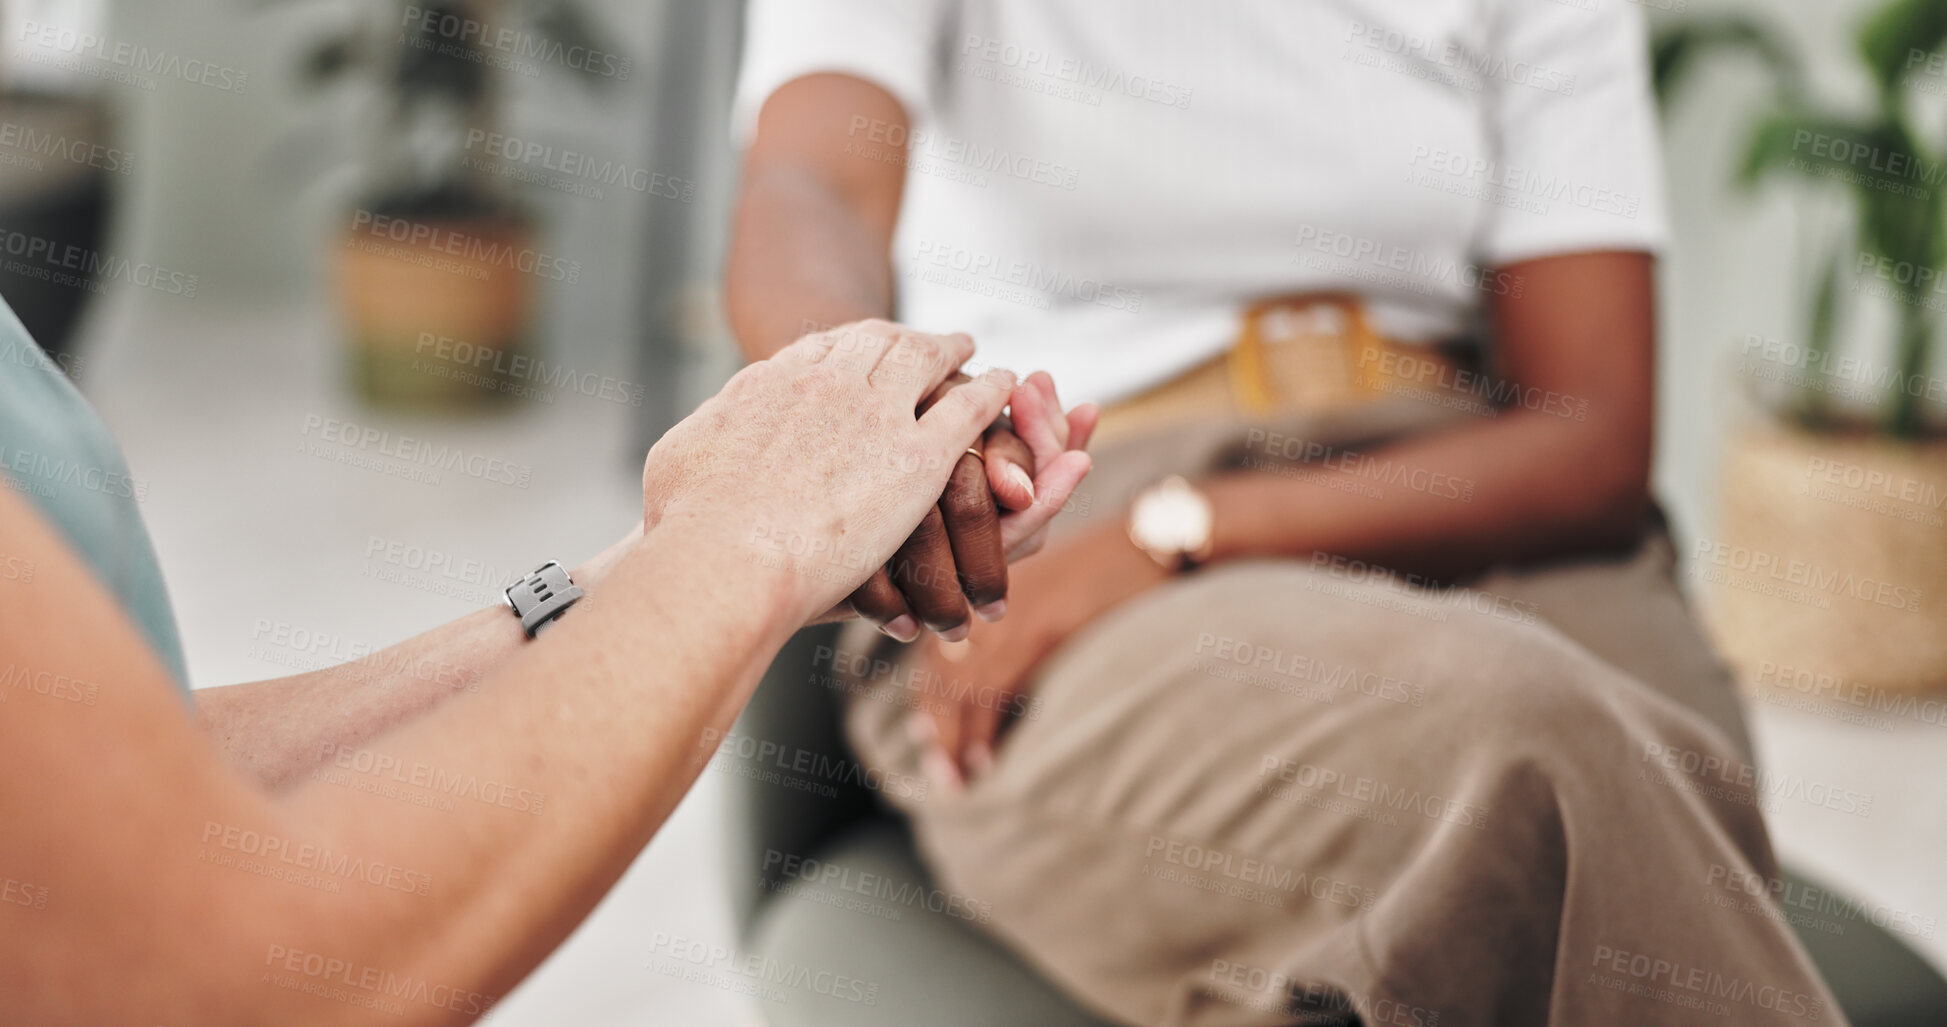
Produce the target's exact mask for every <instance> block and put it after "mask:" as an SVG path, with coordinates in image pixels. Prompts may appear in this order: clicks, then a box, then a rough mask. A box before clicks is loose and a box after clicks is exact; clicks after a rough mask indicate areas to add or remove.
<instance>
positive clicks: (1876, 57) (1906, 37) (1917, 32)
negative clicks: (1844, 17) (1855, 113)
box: [1859, 0, 1947, 95]
mask: <svg viewBox="0 0 1947 1027" xmlns="http://www.w3.org/2000/svg"><path fill="white" fill-rule="evenodd" d="M1943 42H1947V0H1894V2H1892V3H1890V4H1887V5H1886V6H1885V7H1882V8H1880V9H1879V11H1878V12H1877V13H1875V14H1874V15H1873V16H1872V17H1870V18H1868V19H1866V22H1865V24H1864V25H1862V26H1860V29H1859V53H1860V55H1861V56H1863V57H1864V58H1865V59H1866V66H1867V68H1868V69H1869V70H1870V71H1871V72H1872V75H1873V78H1874V80H1875V81H1877V82H1878V83H1879V87H1880V91H1881V92H1882V93H1884V94H1887V95H1892V94H1895V93H1897V92H1898V91H1899V88H1900V85H1901V83H1902V82H1903V80H1904V79H1905V78H1906V75H1907V72H1908V71H1909V70H1910V69H1911V68H1912V67H1913V66H1914V61H1915V59H1916V58H1915V55H1916V54H1918V55H1926V54H1931V53H1933V52H1935V51H1937V50H1939V49H1940V47H1941V44H1942V43H1943Z"/></svg>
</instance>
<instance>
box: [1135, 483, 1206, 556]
mask: <svg viewBox="0 0 1947 1027" xmlns="http://www.w3.org/2000/svg"><path fill="white" fill-rule="evenodd" d="M1210 525H1211V517H1210V503H1209V501H1208V500H1205V499H1204V498H1203V496H1202V495H1200V494H1198V492H1197V491H1196V490H1195V489H1194V488H1191V487H1190V485H1189V484H1188V483H1186V482H1178V481H1171V482H1166V483H1164V484H1163V485H1161V486H1158V487H1157V488H1155V489H1152V490H1151V491H1149V492H1147V493H1145V494H1144V495H1143V497H1142V498H1141V499H1140V500H1138V501H1137V503H1136V506H1135V509H1133V510H1131V511H1130V516H1129V527H1130V533H1131V534H1133V535H1134V536H1135V537H1136V542H1137V544H1138V545H1140V546H1142V547H1143V548H1144V549H1147V550H1149V551H1150V552H1152V553H1164V554H1178V553H1191V552H1195V551H1196V550H1198V549H1201V548H1203V546H1204V543H1206V542H1207V541H1209V539H1210Z"/></svg>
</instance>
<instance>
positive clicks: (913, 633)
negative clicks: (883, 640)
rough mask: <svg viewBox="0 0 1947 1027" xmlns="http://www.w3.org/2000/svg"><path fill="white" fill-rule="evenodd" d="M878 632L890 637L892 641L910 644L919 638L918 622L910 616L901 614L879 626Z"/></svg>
mask: <svg viewBox="0 0 1947 1027" xmlns="http://www.w3.org/2000/svg"><path fill="white" fill-rule="evenodd" d="M879 630H880V631H883V632H885V633H886V634H887V635H889V636H891V637H892V638H893V640H894V641H898V642H912V641H914V640H916V639H918V638H919V622H918V621H916V620H914V619H913V616H912V614H909V613H902V614H900V615H899V616H897V617H895V618H893V619H892V620H890V621H888V622H886V623H884V624H881V625H879Z"/></svg>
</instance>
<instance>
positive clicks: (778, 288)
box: [726, 164, 893, 360]
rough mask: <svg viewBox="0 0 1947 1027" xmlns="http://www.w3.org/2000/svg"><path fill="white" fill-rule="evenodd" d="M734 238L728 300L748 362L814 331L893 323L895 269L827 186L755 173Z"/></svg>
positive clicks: (792, 171) (783, 170)
mask: <svg viewBox="0 0 1947 1027" xmlns="http://www.w3.org/2000/svg"><path fill="white" fill-rule="evenodd" d="M749 174H750V178H749V180H748V181H746V183H745V185H744V191H743V198H742V203H741V204H740V205H739V208H738V212H737V219H736V226H735V229H734V230H733V234H732V238H731V250H730V267H729V275H728V279H727V282H726V301H727V303H728V306H729V311H730V323H731V326H732V328H733V329H734V330H735V331H736V334H737V340H738V342H739V343H740V344H741V345H742V346H743V349H744V354H745V355H746V356H748V357H749V358H751V359H752V360H762V359H764V358H766V357H769V356H770V355H771V354H773V353H775V352H777V351H778V350H780V349H783V348H784V347H785V346H788V345H790V344H791V343H792V342H793V341H795V340H796V339H798V338H799V337H800V336H803V335H804V334H806V332H808V331H811V330H815V329H823V328H826V327H829V326H831V325H840V324H849V323H851V322H853V321H862V320H865V319H867V318H874V317H877V318H889V317H891V316H892V303H893V290H892V262H891V259H890V256H889V255H888V253H887V251H886V247H885V245H884V243H883V242H882V241H881V240H879V239H878V238H877V237H876V236H875V235H874V234H873V233H872V232H871V231H870V230H869V229H867V228H866V227H865V226H864V225H863V224H862V223H861V222H860V221H859V219H858V218H857V216H856V215H855V214H854V213H853V212H852V210H851V209H850V208H849V207H848V206H847V205H846V203H845V201H844V200H843V199H842V198H841V197H840V196H839V195H838V193H837V192H836V191H835V190H833V189H832V188H831V187H830V186H829V185H827V184H826V183H824V182H822V181H821V180H820V179H819V178H818V176H817V175H816V174H815V173H814V172H811V171H809V170H806V169H802V168H795V167H791V166H788V165H784V166H780V165H775V164H773V165H763V166H756V167H753V168H751V169H750V172H749Z"/></svg>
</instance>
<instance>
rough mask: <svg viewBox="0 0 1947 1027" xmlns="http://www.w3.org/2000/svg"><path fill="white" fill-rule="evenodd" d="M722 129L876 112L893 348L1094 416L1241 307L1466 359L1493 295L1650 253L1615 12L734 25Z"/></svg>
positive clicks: (1207, 353) (876, 16) (1075, 0)
mask: <svg viewBox="0 0 1947 1027" xmlns="http://www.w3.org/2000/svg"><path fill="white" fill-rule="evenodd" d="M749 25H750V27H749V35H748V38H747V40H746V46H745V55H744V68H743V73H742V82H741V83H740V86H739V89H738V100H737V108H736V119H737V124H736V128H737V131H738V133H739V134H740V136H742V137H744V138H748V135H749V133H750V132H751V131H753V130H754V125H755V120H756V115H757V111H758V109H759V108H760V107H761V106H762V104H763V101H764V100H765V99H766V98H767V97H768V96H769V95H770V94H771V92H772V91H774V90H776V89H777V88H778V87H779V86H781V85H783V84H784V83H786V82H788V81H790V80H792V79H795V78H798V77H801V76H804V75H807V74H811V73H814V72H843V73H848V74H852V75H856V76H859V77H861V78H864V79H867V80H869V81H871V82H874V83H877V84H878V85H880V86H882V87H884V88H885V89H886V90H887V91H888V92H890V93H891V94H892V95H893V96H894V97H896V98H897V99H898V100H899V101H900V102H901V104H902V105H903V106H904V107H905V109H906V111H907V112H908V115H909V117H910V119H911V121H912V124H913V133H912V135H913V138H911V139H904V138H894V137H893V134H892V133H890V132H889V131H888V126H885V125H874V124H871V123H867V122H864V121H863V119H855V120H854V121H853V123H852V125H851V127H850V133H849V135H848V137H847V138H846V139H845V140H844V141H843V145H844V146H845V147H846V149H847V152H848V153H850V154H852V155H853V156H855V157H857V158H858V159H860V160H885V161H888V162H893V163H903V164H904V166H905V167H906V183H907V191H906V195H905V204H904V208H903V210H902V212H901V217H900V224H899V229H898V233H897V236H896V239H895V241H894V257H895V260H896V268H897V271H898V284H899V289H900V293H899V310H898V316H899V318H900V319H901V320H903V321H905V322H907V323H909V324H912V325H913V326H914V327H917V328H921V329H925V330H930V331H942V332H945V331H965V332H968V333H970V334H971V335H973V337H974V338H975V340H976V341H977V342H978V343H979V345H980V360H981V362H982V363H985V364H992V365H997V366H1003V367H1010V368H1013V369H1016V370H1019V371H1021V372H1023V373H1026V372H1027V371H1031V370H1035V369H1046V370H1048V371H1051V372H1052V373H1053V374H1054V376H1055V378H1056V381H1057V382H1058V383H1059V384H1060V386H1061V388H1062V393H1063V399H1064V400H1067V401H1081V400H1096V401H1110V400H1114V399H1116V398H1119V397H1122V396H1126V395H1129V394H1131V393H1134V392H1137V391H1140V390H1141V389H1143V388H1145V387H1148V386H1150V385H1154V384H1157V383H1160V382H1163V381H1166V380H1168V379H1169V378H1171V377H1173V376H1175V375H1176V374H1178V373H1180V372H1182V371H1184V370H1187V369H1188V368H1190V367H1192V366H1195V365H1196V364H1198V363H1200V362H1202V361H1204V360H1206V359H1208V358H1209V357H1211V356H1212V355H1214V354H1216V353H1219V352H1221V351H1223V350H1224V349H1225V348H1227V347H1228V346H1229V344H1230V343H1231V341H1232V340H1233V339H1234V338H1235V336H1236V332H1237V326H1238V315H1239V313H1240V311H1241V309H1242V308H1243V307H1244V306H1246V305H1247V304H1249V303H1250V302H1252V301H1254V300H1257V299H1262V298H1266V297H1271V296H1279V295H1286V294H1291V293H1299V292H1311V291H1321V290H1340V291H1352V292H1356V293H1358V294H1359V295H1361V296H1362V297H1363V298H1364V300H1365V302H1366V304H1367V307H1368V309H1369V310H1370V311H1371V314H1372V317H1373V322H1374V324H1375V326H1376V327H1377V328H1378V330H1379V331H1381V332H1382V333H1384V334H1386V335H1388V336H1391V337H1393V338H1397V339H1402V340H1406V341H1431V340H1436V339H1440V338H1444V337H1449V336H1453V335H1455V334H1459V333H1463V332H1465V331H1467V330H1468V328H1469V326H1470V318H1471V316H1472V314H1473V313H1474V312H1475V310H1476V309H1477V307H1478V306H1479V303H1480V301H1481V299H1482V297H1483V296H1484V295H1486V294H1488V293H1492V292H1497V291H1498V292H1511V291H1513V290H1516V289H1519V288H1522V286H1523V283H1522V282H1521V281H1520V280H1519V278H1518V277H1516V276H1513V275H1509V274H1506V273H1504V272H1500V271H1497V270H1494V269H1496V268H1500V267H1505V266H1506V265H1508V264H1510V263H1512V262H1516V261H1521V260H1524V259H1528V258H1533V257H1541V256H1547V255H1550V254H1559V253H1568V252H1576V251H1588V250H1613V249H1622V250H1655V249H1658V248H1660V247H1661V246H1662V244H1663V242H1664V237H1665V234H1666V228H1665V224H1664V205H1663V197H1662V182H1661V170H1660V163H1659V154H1658V147H1657V139H1656V126H1655V114H1654V106H1653V103H1652V101H1651V97H1650V95H1649V87H1648V81H1647V80H1648V74H1647V52H1646V43H1645V38H1644V30H1643V25H1642V19H1641V15H1640V13H1639V11H1638V10H1637V8H1636V7H1635V6H1634V5H1633V4H1631V3H1628V2H1626V0H1335V2H1324V0H754V2H753V4H752V7H751V11H750V22H749Z"/></svg>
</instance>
